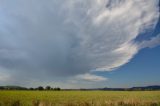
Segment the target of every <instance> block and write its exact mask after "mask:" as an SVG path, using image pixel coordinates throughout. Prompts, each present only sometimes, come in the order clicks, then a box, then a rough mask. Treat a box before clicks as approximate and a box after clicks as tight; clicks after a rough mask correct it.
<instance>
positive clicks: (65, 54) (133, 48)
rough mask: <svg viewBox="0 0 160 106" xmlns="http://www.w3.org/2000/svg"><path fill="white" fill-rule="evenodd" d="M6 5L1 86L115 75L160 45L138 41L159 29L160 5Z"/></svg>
mask: <svg viewBox="0 0 160 106" xmlns="http://www.w3.org/2000/svg"><path fill="white" fill-rule="evenodd" d="M0 2H1V3H0V77H1V78H0V81H2V79H3V81H4V79H6V81H8V80H10V79H12V80H13V79H15V80H18V81H20V80H21V79H24V80H27V79H46V80H47V79H50V80H55V79H56V78H61V77H63V78H65V77H72V76H78V75H83V74H84V75H90V74H86V73H91V72H92V71H112V70H114V69H116V68H118V67H120V66H122V65H124V64H126V63H128V62H129V61H130V59H132V58H133V56H134V55H135V54H136V53H138V51H139V50H140V49H142V48H145V47H150V46H149V45H150V44H151V45H152V44H154V41H156V45H159V43H160V42H159V40H156V37H155V38H153V39H151V41H150V40H149V41H142V42H136V41H135V39H136V38H137V37H138V36H139V35H140V34H141V33H143V32H145V31H146V30H147V29H151V28H152V29H154V27H155V25H156V23H157V22H158V20H159V8H158V3H159V0H47V1H46V0H14V1H13V0H0ZM158 39H159V38H158ZM149 42H151V43H149ZM142 46H143V47H142ZM152 46H153V45H152ZM2 76H3V77H4V78H3V77H2ZM91 76H92V77H93V76H94V75H91ZM98 78H101V77H98ZM7 79H8V80H7ZM101 79H103V77H102V78H101ZM103 80H104V79H103Z"/></svg>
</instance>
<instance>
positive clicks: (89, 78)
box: [75, 73, 107, 82]
mask: <svg viewBox="0 0 160 106" xmlns="http://www.w3.org/2000/svg"><path fill="white" fill-rule="evenodd" d="M75 80H84V81H91V82H101V81H107V78H105V77H102V76H97V75H93V74H89V73H86V74H82V75H77V76H75Z"/></svg>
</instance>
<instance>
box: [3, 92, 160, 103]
mask: <svg viewBox="0 0 160 106" xmlns="http://www.w3.org/2000/svg"><path fill="white" fill-rule="evenodd" d="M0 106H160V91H130V92H129V91H124V92H123V91H0Z"/></svg>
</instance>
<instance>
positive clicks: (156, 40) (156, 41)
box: [139, 34, 160, 49]
mask: <svg viewBox="0 0 160 106" xmlns="http://www.w3.org/2000/svg"><path fill="white" fill-rule="evenodd" d="M158 45H160V34H159V35H157V36H156V37H153V38H151V39H150V40H145V41H143V42H141V43H140V44H139V48H140V49H142V48H146V47H149V48H153V47H156V46H158Z"/></svg>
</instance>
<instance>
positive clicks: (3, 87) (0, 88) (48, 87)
mask: <svg viewBox="0 0 160 106" xmlns="http://www.w3.org/2000/svg"><path fill="white" fill-rule="evenodd" d="M0 90H40V91H43V90H54V91H60V90H61V88H60V87H54V88H53V87H51V86H46V87H43V86H39V87H35V88H33V87H31V88H26V87H20V86H0Z"/></svg>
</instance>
